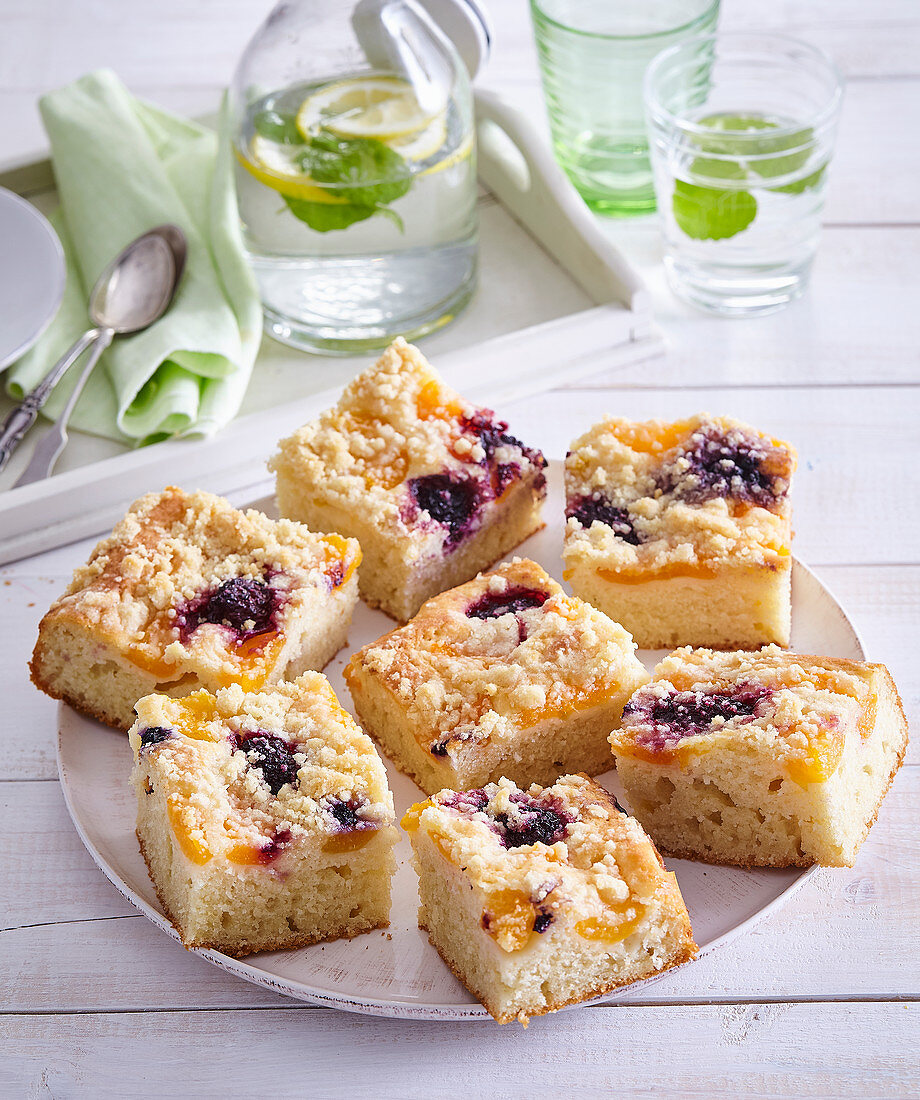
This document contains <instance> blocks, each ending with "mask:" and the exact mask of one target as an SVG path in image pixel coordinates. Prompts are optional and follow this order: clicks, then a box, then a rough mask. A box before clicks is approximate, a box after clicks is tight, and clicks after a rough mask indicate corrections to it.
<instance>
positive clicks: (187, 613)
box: [176, 577, 279, 641]
mask: <svg viewBox="0 0 920 1100" xmlns="http://www.w3.org/2000/svg"><path fill="white" fill-rule="evenodd" d="M278 596H279V593H278V591H277V589H275V588H272V587H271V585H269V584H268V583H267V582H266V581H264V580H260V579H259V578H258V577H231V578H230V579H229V580H226V581H223V582H222V583H221V584H219V585H218V586H217V587H216V588H213V589H211V591H209V592H205V593H204V594H203V595H201V596H198V597H197V598H196V599H194V600H191V601H190V602H189V603H187V604H186V605H185V607H184V608H182V609H180V611H179V614H178V616H177V618H176V623H177V625H178V627H179V634H180V637H181V638H182V640H183V641H186V640H187V639H188V637H189V635H191V634H193V633H194V632H195V631H196V630H197V629H198V627H199V626H201V625H202V623H213V624H214V625H216V626H224V627H228V628H229V629H230V630H233V631H234V632H235V633H236V634H237V635H238V636H239V638H240V640H244V639H246V638H251V637H253V636H254V635H256V634H265V633H266V632H267V631H269V630H274V629H276V618H277V612H278V604H279V600H278Z"/></svg>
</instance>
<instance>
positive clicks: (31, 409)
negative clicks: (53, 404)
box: [0, 328, 99, 470]
mask: <svg viewBox="0 0 920 1100" xmlns="http://www.w3.org/2000/svg"><path fill="white" fill-rule="evenodd" d="M98 336H99V329H96V328H92V329H90V330H89V331H88V332H84V333H83V335H82V336H81V337H80V338H79V340H77V341H76V342H75V343H73V344H72V345H71V346H70V348H69V349H68V350H67V351H66V352H65V353H64V354H63V355H62V356H61V358H60V359H58V361H57V362H56V363H55V364H54V366H53V367H52V368H51V370H49V371H48V373H47V374H46V375H45V377H44V378H43V379H42V380H41V382H39V383H38V385H37V386H36V387H35V389H34V390H32V391H31V392H30V393H28V394H26V396H25V397H24V398H23V399H22V400H21V401H20V402H19V404H18V405H17V406H16V407H15V408H14V409H11V410H10V412H9V415H8V416H7V418H6V420H4V421H3V426H2V427H0V470H2V469H3V467H4V466H5V465H6V464H7V462H9V460H10V457H11V456H12V454H13V452H14V451H15V450H16V448H17V447H18V446H19V443H20V440H21V439H22V437H23V436H24V435H25V434H26V432H27V431H28V430H29V428H31V427H32V425H33V424H34V423H35V418H36V417H37V416H38V411H39V409H40V408H41V407H42V405H44V403H45V402H46V401H47V400H48V398H49V396H50V395H51V391H52V390H53V389H54V387H55V386H56V385H57V384H58V382H60V380H61V379H62V378H63V377H64V375H65V374H66V372H67V370H68V368H69V367H70V366H71V365H72V364H73V363H74V362H75V361H76V360H77V359H79V357H80V356H81V355H82V354H83V352H84V351H86V349H87V348H88V347H89V345H90V344H91V343H92V342H93V341H94V340H96V339H97V338H98Z"/></svg>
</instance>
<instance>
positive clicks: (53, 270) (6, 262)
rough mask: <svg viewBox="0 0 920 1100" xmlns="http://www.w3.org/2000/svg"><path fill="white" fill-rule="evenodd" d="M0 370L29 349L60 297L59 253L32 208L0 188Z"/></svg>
mask: <svg viewBox="0 0 920 1100" xmlns="http://www.w3.org/2000/svg"><path fill="white" fill-rule="evenodd" d="M0 241H2V242H3V245H2V248H0V370H3V368H4V367H7V366H9V364H10V363H14V362H15V361H16V360H17V359H18V358H19V357H20V356H21V355H25V353H26V352H27V351H28V350H29V348H30V347H31V346H32V345H33V344H34V343H35V341H36V340H37V339H38V338H39V336H41V334H42V333H43V332H44V331H45V329H46V328H47V326H48V324H49V322H50V321H51V318H52V317H53V316H54V315H55V313H57V308H58V306H59V305H60V304H61V297H62V296H63V294H64V253H63V251H62V249H61V242H60V241H59V240H58V238H57V234H56V233H55V232H54V230H53V229H52V228H51V226H50V225H49V224H48V221H47V219H46V218H44V217H43V216H42V215H41V214H40V213H39V212H38V211H37V210H36V209H35V207H34V206H32V204H31V203H28V202H26V200H25V199H22V198H20V197H19V196H18V195H14V194H13V192H12V191H7V190H5V189H4V188H2V187H0Z"/></svg>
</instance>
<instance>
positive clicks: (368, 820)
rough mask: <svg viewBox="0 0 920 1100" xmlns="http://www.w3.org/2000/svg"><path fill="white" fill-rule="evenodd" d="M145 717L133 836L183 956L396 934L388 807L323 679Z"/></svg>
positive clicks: (138, 731) (359, 737) (383, 788)
mask: <svg viewBox="0 0 920 1100" xmlns="http://www.w3.org/2000/svg"><path fill="white" fill-rule="evenodd" d="M137 715H138V717H137V721H136V722H135V723H134V725H133V726H132V728H131V730H130V733H129V738H130V741H131V747H132V749H133V750H134V758H135V764H134V771H133V773H132V780H133V783H134V788H135V791H136V793H137V804H138V812H137V836H138V840H139V841H140V846H141V851H142V853H143V856H144V859H145V860H146V862H147V867H148V869H149V871H150V877H151V879H152V880H153V884H154V886H155V887H156V891H157V895H158V897H159V899H160V902H161V903H162V905H163V907H164V908H165V909H166V912H167V915H168V916H169V918H170V920H171V921H172V922H173V924H174V925H175V927H176V929H177V930H178V932H179V934H180V935H181V937H182V942H183V943H184V944H185V945H186V946H187V947H203V948H213V949H215V950H218V951H222V952H224V954H227V955H234V956H240V955H248V954H250V953H252V952H254V951H276V950H281V949H290V948H295V947H303V946H305V945H307V944H311V943H316V942H317V941H319V940H329V939H336V938H339V937H351V936H356V935H358V934H359V933H361V932H367V931H370V930H371V929H373V928H381V927H385V926H386V925H387V924H388V922H389V909H390V878H391V876H392V874H393V871H394V869H395V860H394V856H393V846H394V844H395V842H396V839H397V837H398V833H397V830H396V828H395V825H394V814H393V799H392V796H391V794H390V791H389V788H388V787H387V781H386V773H385V771H384V767H383V763H382V762H381V760H380V757H379V756H378V755H377V752H376V750H375V749H374V746H373V744H372V742H371V741H370V739H369V738H368V737H366V736H365V735H364V734H363V733H362V732H361V730H360V729H359V728H358V726H357V725H356V724H355V722H354V720H353V719H352V718H351V716H350V715H349V714H348V713H347V712H346V711H344V710H343V709H342V708H341V707H340V706H339V703H338V700H337V699H336V697H335V693H334V692H333V690H332V688H331V686H330V685H329V682H328V680H326V678H325V676H322V675H321V674H320V673H318V672H308V673H305V674H304V675H303V676H301V677H299V678H298V679H297V680H294V681H291V682H286V683H283V684H279V685H277V686H275V687H274V688H272V689H271V690H268V691H262V692H244V691H243V689H242V688H241V687H239V686H238V685H237V686H233V687H229V688H223V689H221V690H220V691H218V692H217V693H216V695H211V694H210V693H209V692H206V691H203V690H202V691H196V692H193V693H192V694H191V695H189V696H187V697H186V698H184V699H172V698H170V697H168V696H165V695H149V696H147V697H146V698H144V699H141V700H140V701H139V702H138V704H137Z"/></svg>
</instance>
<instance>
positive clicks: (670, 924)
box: [402, 775, 696, 1024]
mask: <svg viewBox="0 0 920 1100" xmlns="http://www.w3.org/2000/svg"><path fill="white" fill-rule="evenodd" d="M402 825H403V828H404V829H406V830H407V831H408V833H409V836H410V838H411V841H412V850H413V857H412V862H413V864H414V866H415V869H416V871H417V873H418V877H419V896H420V899H421V906H420V908H419V927H421V928H423V929H425V930H426V931H427V932H428V938H429V939H430V941H431V943H432V944H433V945H434V947H435V948H436V949H437V950H438V952H439V953H440V955H441V957H442V958H443V960H444V962H445V963H446V964H447V965H448V966H449V967H450V969H451V970H452V971H453V972H454V974H455V975H456V976H457V977H458V978H459V979H460V981H462V982H463V984H464V985H465V986H466V987H467V989H469V991H470V992H471V993H472V994H473V995H474V996H475V997H477V998H478V999H479V1000H480V1001H482V1003H483V1004H484V1005H485V1007H486V1009H487V1010H488V1011H489V1012H490V1013H491V1014H492V1016H494V1017H495V1019H496V1020H498V1021H499V1023H507V1022H508V1021H510V1020H513V1019H518V1020H520V1021H522V1022H523V1023H524V1024H526V1023H527V1020H528V1019H529V1017H531V1016H539V1015H542V1014H543V1013H545V1012H555V1011H556V1010H557V1009H559V1008H563V1007H564V1006H565V1005H570V1004H575V1003H576V1002H579V1001H584V1000H588V999H590V998H593V997H599V996H601V995H602V994H604V993H608V992H610V991H611V990H613V989H616V988H617V987H619V986H623V985H627V984H629V983H630V982H636V981H640V980H641V979H643V978H650V977H652V976H654V975H657V974H661V973H662V972H663V971H665V970H667V969H668V968H669V967H672V966H677V965H678V964H679V963H683V962H686V961H687V960H688V959H691V958H693V956H694V955H695V954H696V945H695V944H694V942H693V934H692V931H691V928H690V920H689V917H688V915H687V910H686V907H685V905H684V902H683V899H682V897H681V895H680V889H679V888H678V885H677V880H676V878H675V877H674V875H673V874H671V873H670V872H668V871H666V870H665V869H664V866H663V864H662V862H661V858H660V856H659V855H658V853H657V851H656V850H655V846H654V845H653V844H652V842H651V841H650V840H649V838H648V837H647V836H646V835H645V833H643V831H642V829H641V827H640V826H639V824H638V822H636V821H634V820H633V819H632V818H630V817H627V816H626V814H625V813H623V812H621V811H620V809H619V807H618V806H617V805H616V803H615V801H614V800H613V799H612V798H611V797H610V795H608V794H607V792H606V791H605V790H604V789H603V788H602V787H600V786H598V785H597V784H596V783H594V782H592V781H591V780H590V779H588V778H587V777H585V776H579V775H567V776H563V777H562V778H561V779H558V780H557V781H556V782H555V783H554V784H553V785H552V786H551V787H547V788H542V787H538V786H532V787H530V788H529V790H526V791H525V790H521V789H520V788H519V787H517V786H515V784H513V783H511V782H510V781H509V780H507V779H502V780H501V781H500V782H499V783H493V784H489V785H488V786H486V787H483V788H480V789H477V790H472V791H447V790H445V791H440V792H439V793H438V794H436V795H435V796H434V797H433V798H429V799H428V800H427V801H425V802H421V803H419V804H418V805H416V806H413V807H412V808H411V809H410V810H409V812H408V813H407V814H406V815H405V817H404V818H403V821H402Z"/></svg>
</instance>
